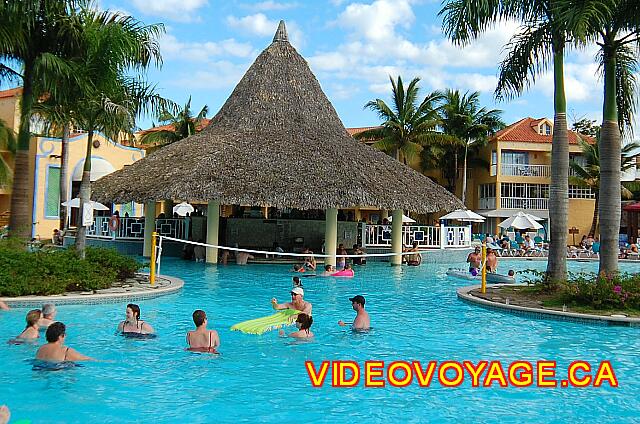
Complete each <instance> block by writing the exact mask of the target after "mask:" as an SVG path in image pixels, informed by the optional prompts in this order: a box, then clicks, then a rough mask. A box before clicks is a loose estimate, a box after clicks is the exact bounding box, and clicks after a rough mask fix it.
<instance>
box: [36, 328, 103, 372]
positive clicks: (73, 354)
mask: <svg viewBox="0 0 640 424" xmlns="http://www.w3.org/2000/svg"><path fill="white" fill-rule="evenodd" d="M66 330H67V328H66V327H65V325H64V324H63V323H61V322H54V323H53V324H51V325H50V326H49V328H47V332H46V334H45V337H46V338H47V344H44V345H42V346H40V349H38V352H37V353H36V359H38V360H41V361H46V362H65V361H92V360H94V359H93V358H90V357H89V356H85V355H83V354H81V353H78V352H77V351H76V350H75V349H72V348H70V347H67V346H65V345H64V341H65V338H66V336H67V335H66Z"/></svg>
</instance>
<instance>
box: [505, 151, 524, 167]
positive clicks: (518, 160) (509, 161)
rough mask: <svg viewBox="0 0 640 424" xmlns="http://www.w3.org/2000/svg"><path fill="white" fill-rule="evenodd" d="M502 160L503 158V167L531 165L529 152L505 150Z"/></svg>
mask: <svg viewBox="0 0 640 424" xmlns="http://www.w3.org/2000/svg"><path fill="white" fill-rule="evenodd" d="M501 158H502V164H503V165H528V164H529V153H528V152H517V151H512V150H503V151H502V157H501Z"/></svg>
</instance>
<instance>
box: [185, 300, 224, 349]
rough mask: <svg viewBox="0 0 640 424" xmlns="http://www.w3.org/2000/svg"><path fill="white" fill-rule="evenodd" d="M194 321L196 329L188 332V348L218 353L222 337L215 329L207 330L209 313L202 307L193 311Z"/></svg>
mask: <svg viewBox="0 0 640 424" xmlns="http://www.w3.org/2000/svg"><path fill="white" fill-rule="evenodd" d="M193 323H194V324H195V325H196V329H195V330H193V331H189V332H187V344H188V345H189V347H188V348H187V350H189V351H192V352H204V353H218V351H217V350H216V349H217V348H218V347H219V346H220V337H219V336H218V332H217V331H215V330H207V323H208V320H207V314H206V312H205V311H203V310H201V309H197V310H196V311H194V312H193Z"/></svg>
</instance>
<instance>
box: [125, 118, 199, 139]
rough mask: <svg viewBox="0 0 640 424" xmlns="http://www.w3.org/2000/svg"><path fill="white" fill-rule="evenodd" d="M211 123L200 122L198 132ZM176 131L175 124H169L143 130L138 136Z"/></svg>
mask: <svg viewBox="0 0 640 424" xmlns="http://www.w3.org/2000/svg"><path fill="white" fill-rule="evenodd" d="M209 121H210V119H207V118H205V119H203V120H202V121H200V122H199V123H198V125H196V132H198V131H202V130H203V129H204V128H205V127H206V126H207V125H209ZM174 129H175V127H174V126H173V124H168V125H161V126H159V127H152V128H148V129H146V130H142V131H139V132H138V133H137V134H140V135H143V134H146V133H150V132H156V131H165V130H166V131H173V130H174Z"/></svg>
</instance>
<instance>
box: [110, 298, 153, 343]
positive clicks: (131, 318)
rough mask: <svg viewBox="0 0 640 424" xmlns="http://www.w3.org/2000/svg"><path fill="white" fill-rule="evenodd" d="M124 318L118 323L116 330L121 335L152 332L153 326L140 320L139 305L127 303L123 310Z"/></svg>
mask: <svg viewBox="0 0 640 424" xmlns="http://www.w3.org/2000/svg"><path fill="white" fill-rule="evenodd" d="M125 316H126V319H125V320H124V321H122V322H120V324H118V331H119V332H120V333H122V335H125V336H126V335H135V334H138V335H140V334H154V333H155V331H154V330H153V327H151V326H150V325H149V324H147V323H146V322H144V321H141V320H140V307H139V306H138V305H136V304H133V303H129V304H128V305H127V309H126V312H125Z"/></svg>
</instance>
